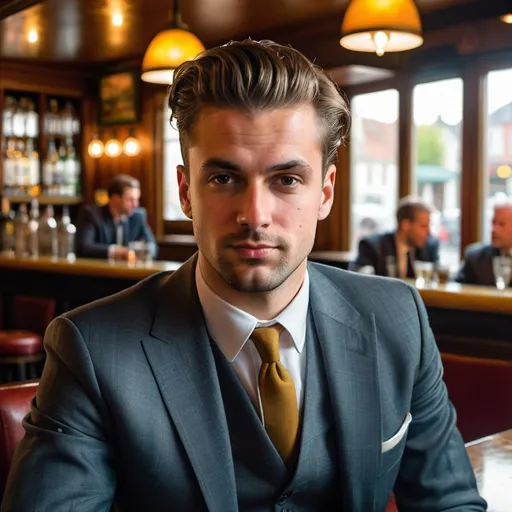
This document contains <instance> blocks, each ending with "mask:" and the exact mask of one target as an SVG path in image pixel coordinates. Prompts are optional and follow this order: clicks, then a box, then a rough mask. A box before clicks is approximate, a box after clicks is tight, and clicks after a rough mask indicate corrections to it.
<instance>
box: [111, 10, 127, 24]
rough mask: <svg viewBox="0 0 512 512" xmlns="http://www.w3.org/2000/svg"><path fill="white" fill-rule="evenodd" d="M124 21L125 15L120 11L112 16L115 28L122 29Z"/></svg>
mask: <svg viewBox="0 0 512 512" xmlns="http://www.w3.org/2000/svg"><path fill="white" fill-rule="evenodd" d="M123 21H124V19H123V15H122V13H120V12H119V11H117V12H115V13H114V14H112V25H114V27H121V26H122V25H123Z"/></svg>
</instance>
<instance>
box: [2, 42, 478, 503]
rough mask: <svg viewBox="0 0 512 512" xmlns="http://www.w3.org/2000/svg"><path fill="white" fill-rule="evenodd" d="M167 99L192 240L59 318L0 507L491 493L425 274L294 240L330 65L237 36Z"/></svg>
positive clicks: (329, 113) (324, 149)
mask: <svg viewBox="0 0 512 512" xmlns="http://www.w3.org/2000/svg"><path fill="white" fill-rule="evenodd" d="M169 102H170V107H171V111H172V112H173V116H174V117H175V119H176V121H177V125H178V129H179V132H180V141H181V147H182V153H183V161H184V166H180V167H179V168H178V180H179V189H180V199H181V205H182V208H183V211H184V212H185V214H186V215H188V216H189V217H190V218H191V219H192V220H193V225H194V232H195V235H196V239H197V243H198V247H199V252H198V254H197V255H196V256H195V257H193V258H192V259H191V260H189V261H188V262H186V263H185V264H184V265H183V266H182V267H181V268H180V269H179V270H178V271H177V272H175V273H174V274H166V273H163V274H158V275H155V276H153V277H151V278H148V279H146V280H144V281H142V282H141V283H139V284H137V285H136V286H134V287H132V288H130V289H128V290H126V291H124V292H122V293H120V294H118V295H116V296H114V297H109V298H106V299H103V300H101V301H99V302H95V303H93V304H90V305H87V306H85V307H82V308H80V309H78V310H75V311H72V312H70V313H68V314H66V315H64V316H61V317H59V318H58V319H56V320H55V321H54V322H53V323H52V324H51V326H50V328H49V329H48V332H47V334H46V337H45V344H46V350H47V353H48V358H47V363H46V366H45V369H44V374H43V377H42V380H41V384H40V387H39V390H38V393H37V397H36V399H35V400H34V403H33V404H32V409H31V412H30V414H29V416H28V417H27V418H26V420H25V422H24V426H25V429H26V435H25V438H24V440H23V441H22V443H21V445H20V447H19V449H18V451H17V453H16V456H15V459H14V463H13V467H12V471H11V474H10V478H9V482H8V487H7V491H6V497H5V500H4V504H3V509H2V510H3V511H4V512H14V511H15V512H30V511H36V510H41V511H42V510H44V511H52V512H59V511H64V510H66V511H68V510H73V511H77V512H78V511H90V512H93V511H94V512H99V511H107V510H109V508H110V507H111V506H112V505H113V504H115V506H116V507H117V510H121V511H142V510H144V511H146V510H147V511H151V512H158V511H184V512H185V511H186V512H189V511H194V512H198V511H209V512H235V511H255V512H260V511H262V512H263V511H276V510H279V511H285V510H288V511H291V510H301V511H306V512H317V511H321V510H344V511H347V512H383V511H384V509H385V508H386V504H387V502H388V500H389V498H390V495H391V493H392V491H393V490H394V492H395V494H396V498H397V501H398V505H399V507H400V510H401V511H411V512H412V511H414V512H418V511H439V510H450V511H453V512H454V511H459V512H476V511H483V510H486V504H485V502H484V501H483V500H482V499H481V498H480V497H479V495H478V492H477V490H476V483H475V478H474V474H473V471H472V468H471V465H470V463H469V460H468V457H467V454H466V451H465V448H464V444H463V442H462V439H461V436H460V434H459V432H458V431H457V429H456V427H455V422H456V418H455V412H454V410H453V408H452V406H451V405H450V403H449V401H448V397H447V393H446V389H445V386H444V384H443V381H442V368H441V362H440V357H439V353H438V350H437V348H436V344H435V341H434V338H433V336H432V332H431V330H430V327H429V324H428V320H427V315H426V312H425V308H424V305H423V304H422V301H421V299H420V297H419V295H418V293H417V292H416V291H415V289H414V288H412V287H411V286H409V285H408V284H406V283H404V282H402V281H399V280H388V279H384V278H380V277H370V276H362V275H357V274H352V273H348V272H343V271H341V270H338V269H334V268H330V267H325V266H322V265H317V264H314V263H308V261H307V256H308V254H309V252H310V251H311V249H312V247H313V242H314V238H315V231H316V226H317V222H318V220H321V219H324V218H325V217H326V216H327V215H328V214H329V211H330V209H331V205H332V201H333V193H334V181H335V176H336V167H335V165H334V162H335V160H336V156H337V151H338V146H339V144H340V143H343V142H344V140H345V138H346V135H347V132H348V128H349V124H350V117H349V112H348V108H347V105H346V103H345V101H344V99H343V97H342V95H341V94H340V92H339V90H338V88H337V86H336V85H335V84H334V83H333V82H332V80H331V79H330V78H329V77H328V76H327V75H326V74H325V73H324V72H323V71H322V70H320V69H319V68H317V67H315V66H313V65H312V64H311V63H310V62H309V61H308V60H307V59H306V58H305V57H304V56H303V55H302V54H300V53H299V52H297V51H296V50H294V49H292V48H290V47H287V46H280V45H277V44H275V43H272V42H269V41H265V42H256V41H244V42H234V43H230V44H228V45H225V46H222V47H219V48H214V49H210V50H207V51H206V52H204V53H203V54H202V55H200V56H199V57H198V58H197V59H196V60H194V61H189V62H186V63H184V64H182V65H181V66H180V67H179V68H178V69H177V70H176V72H175V74H174V81H173V84H172V87H171V91H170V100H169Z"/></svg>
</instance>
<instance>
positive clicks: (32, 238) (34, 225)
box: [28, 197, 39, 258]
mask: <svg viewBox="0 0 512 512" xmlns="http://www.w3.org/2000/svg"><path fill="white" fill-rule="evenodd" d="M38 231H39V201H38V200H37V198H35V197H34V198H33V199H32V201H31V206H30V218H29V221H28V254H29V256H32V258H37V257H38V256H39V233H38Z"/></svg>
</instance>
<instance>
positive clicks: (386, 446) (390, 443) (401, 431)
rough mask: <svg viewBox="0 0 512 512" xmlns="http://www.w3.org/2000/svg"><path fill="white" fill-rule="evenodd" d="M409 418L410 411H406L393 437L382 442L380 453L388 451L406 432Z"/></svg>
mask: <svg viewBox="0 0 512 512" xmlns="http://www.w3.org/2000/svg"><path fill="white" fill-rule="evenodd" d="M411 420H412V416H411V413H410V412H408V413H407V416H406V417H405V420H404V422H403V423H402V425H401V427H400V429H399V430H398V432H397V433H396V434H395V435H394V436H393V437H391V438H390V439H388V440H387V441H384V442H383V443H382V446H381V450H380V451H381V453H386V452H389V450H392V449H393V448H394V447H395V446H396V445H397V444H398V443H399V442H400V441H401V440H402V439H403V437H404V436H405V434H406V432H407V428H408V427H409V423H411Z"/></svg>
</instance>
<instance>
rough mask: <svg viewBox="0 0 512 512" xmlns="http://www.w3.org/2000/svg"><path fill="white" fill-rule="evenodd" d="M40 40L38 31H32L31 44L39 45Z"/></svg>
mask: <svg viewBox="0 0 512 512" xmlns="http://www.w3.org/2000/svg"><path fill="white" fill-rule="evenodd" d="M38 39H39V35H38V33H37V30H34V29H32V30H30V31H29V33H28V42H29V43H31V44H34V43H37V40H38Z"/></svg>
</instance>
